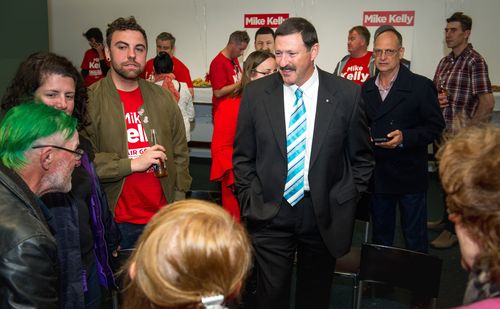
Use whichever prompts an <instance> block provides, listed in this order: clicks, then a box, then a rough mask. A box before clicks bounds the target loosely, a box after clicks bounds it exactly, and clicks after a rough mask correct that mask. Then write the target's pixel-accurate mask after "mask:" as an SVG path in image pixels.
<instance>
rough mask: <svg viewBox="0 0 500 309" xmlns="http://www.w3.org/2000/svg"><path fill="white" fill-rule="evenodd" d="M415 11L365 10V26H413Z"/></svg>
mask: <svg viewBox="0 0 500 309" xmlns="http://www.w3.org/2000/svg"><path fill="white" fill-rule="evenodd" d="M414 24H415V11H366V12H363V26H365V27H371V26H382V25H391V26H413V25H414Z"/></svg>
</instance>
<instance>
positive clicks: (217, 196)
mask: <svg viewBox="0 0 500 309" xmlns="http://www.w3.org/2000/svg"><path fill="white" fill-rule="evenodd" d="M186 198H192V199H197V200H203V201H209V202H212V203H216V204H219V205H221V193H220V192H219V191H207V190H191V191H188V192H186Z"/></svg>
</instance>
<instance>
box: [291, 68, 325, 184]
mask: <svg viewBox="0 0 500 309" xmlns="http://www.w3.org/2000/svg"><path fill="white" fill-rule="evenodd" d="M297 88H299V87H298V86H297V85H291V86H287V85H285V84H283V97H284V101H285V127H286V134H287V136H288V132H289V129H288V125H289V123H290V116H291V114H292V111H293V104H294V103H295V100H296V97H295V90H297ZM318 89H319V79H318V70H317V69H316V66H315V67H314V72H313V74H312V75H311V77H310V78H309V79H308V80H307V81H306V82H305V83H304V84H303V85H302V86H301V87H300V90H302V99H303V100H304V105H305V107H306V121H307V122H306V123H307V124H306V157H305V161H304V190H306V191H309V179H308V176H309V162H310V158H311V148H312V141H313V136H314V121H315V120H316V105H317V103H318Z"/></svg>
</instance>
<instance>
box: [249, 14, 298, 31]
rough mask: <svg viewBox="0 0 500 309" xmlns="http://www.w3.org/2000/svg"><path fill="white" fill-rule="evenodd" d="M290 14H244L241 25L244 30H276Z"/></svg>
mask: <svg viewBox="0 0 500 309" xmlns="http://www.w3.org/2000/svg"><path fill="white" fill-rule="evenodd" d="M289 16H290V14H288V13H287V14H245V15H244V17H243V18H244V20H243V25H244V27H245V28H260V27H269V28H278V27H279V25H281V23H282V22H284V21H285V20H287V19H288V17H289Z"/></svg>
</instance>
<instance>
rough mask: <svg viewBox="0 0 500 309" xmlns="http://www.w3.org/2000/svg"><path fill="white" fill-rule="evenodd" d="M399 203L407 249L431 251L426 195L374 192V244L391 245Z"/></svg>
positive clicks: (423, 193)
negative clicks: (429, 248) (429, 247)
mask: <svg viewBox="0 0 500 309" xmlns="http://www.w3.org/2000/svg"><path fill="white" fill-rule="evenodd" d="M398 204H399V212H400V219H401V228H402V229H403V236H404V239H405V243H406V248H407V249H410V250H414V251H419V252H425V253H426V252H427V251H428V242H429V240H428V237H427V194H426V192H421V193H412V194H373V199H372V209H371V210H372V221H373V239H372V240H373V243H375V244H379V245H385V246H392V245H393V242H394V230H395V227H396V206H397V205H398Z"/></svg>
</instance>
